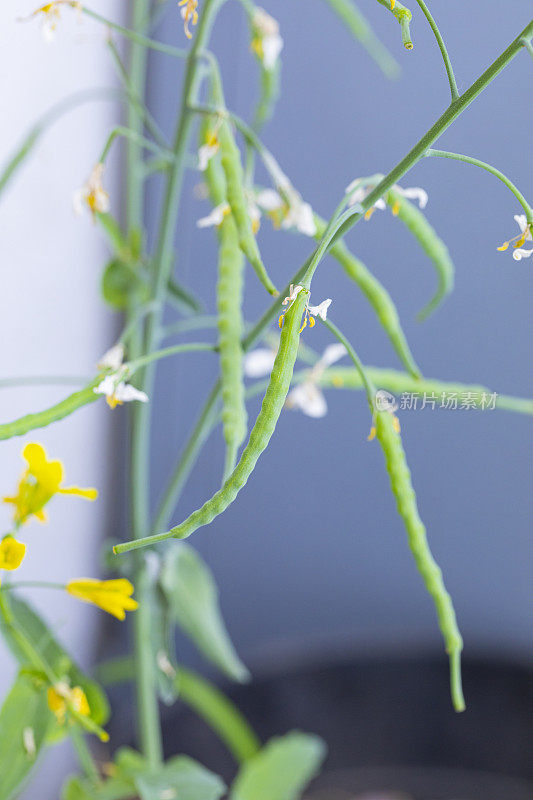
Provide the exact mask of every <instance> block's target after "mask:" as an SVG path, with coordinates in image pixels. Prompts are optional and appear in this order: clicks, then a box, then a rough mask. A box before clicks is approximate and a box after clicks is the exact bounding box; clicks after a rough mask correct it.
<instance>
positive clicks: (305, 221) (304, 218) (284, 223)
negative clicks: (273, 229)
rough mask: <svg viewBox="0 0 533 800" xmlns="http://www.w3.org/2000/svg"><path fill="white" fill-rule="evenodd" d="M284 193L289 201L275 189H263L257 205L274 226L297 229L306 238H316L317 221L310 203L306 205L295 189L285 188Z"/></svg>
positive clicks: (257, 197)
mask: <svg viewBox="0 0 533 800" xmlns="http://www.w3.org/2000/svg"><path fill="white" fill-rule="evenodd" d="M284 193H285V196H286V198H287V201H285V200H284V199H283V198H282V196H281V195H280V194H279V193H278V192H276V191H275V190H274V189H263V190H262V191H260V192H259V193H258V194H257V196H256V203H257V205H258V206H259V208H260V209H261V211H263V212H264V213H265V214H267V215H268V216H269V217H270V218H271V219H272V222H273V223H274V226H276V225H277V226H278V227H280V226H281V227H282V228H285V229H289V228H296V230H297V231H299V232H300V233H302V234H303V235H304V236H315V234H316V225H315V219H314V215H313V209H312V208H311V206H310V205H309V203H305V202H304V201H303V200H302V198H301V196H300V195H299V194H298V192H297V191H296V190H295V189H294V188H293V187H284Z"/></svg>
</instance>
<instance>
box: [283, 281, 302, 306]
mask: <svg viewBox="0 0 533 800" xmlns="http://www.w3.org/2000/svg"><path fill="white" fill-rule="evenodd" d="M303 288H304V287H303V286H300V285H299V284H296V285H294V284H293V283H291V285H290V286H289V295H288V297H285V298H283V300H282V301H281V305H282V306H289V308H290V307H291V306H292V304H293V303H294V301H295V300H296V298H297V297H298V295H299V294H300V292H301V291H302V289H303ZM288 310H289V309H287V311H288Z"/></svg>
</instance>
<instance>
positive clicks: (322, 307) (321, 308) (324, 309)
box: [308, 297, 331, 320]
mask: <svg viewBox="0 0 533 800" xmlns="http://www.w3.org/2000/svg"><path fill="white" fill-rule="evenodd" d="M330 305H331V298H330V297H328V299H327V300H322V302H321V303H320V304H319V305H318V306H309V308H308V311H309V313H310V314H312V315H313V317H320V318H321V319H323V320H325V319H326V317H327V316H328V308H329V307H330Z"/></svg>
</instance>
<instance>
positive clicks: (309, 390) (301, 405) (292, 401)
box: [287, 381, 328, 419]
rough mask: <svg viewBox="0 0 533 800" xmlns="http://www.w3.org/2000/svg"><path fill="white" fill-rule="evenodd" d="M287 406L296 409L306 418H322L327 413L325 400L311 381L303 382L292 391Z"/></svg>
mask: <svg viewBox="0 0 533 800" xmlns="http://www.w3.org/2000/svg"><path fill="white" fill-rule="evenodd" d="M287 406H288V407H289V408H297V409H298V410H299V411H302V412H303V413H304V414H306V415H307V416H308V417H314V418H315V419H319V418H320V417H324V416H325V415H326V414H327V412H328V404H327V403H326V398H325V397H324V395H323V394H322V392H321V391H320V389H319V388H318V386H317V385H316V384H315V383H313V382H312V381H305V382H304V383H301V384H300V386H296V387H295V388H294V389H292V391H290V392H289V395H288V397H287Z"/></svg>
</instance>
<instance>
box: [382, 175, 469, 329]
mask: <svg viewBox="0 0 533 800" xmlns="http://www.w3.org/2000/svg"><path fill="white" fill-rule="evenodd" d="M385 200H386V202H387V205H389V206H391V208H392V209H393V211H394V213H395V214H396V215H397V216H398V217H399V218H400V219H401V220H402V222H403V223H404V225H405V226H406V228H407V229H408V230H409V232H410V233H412V234H413V236H414V237H415V239H416V240H417V242H418V243H419V245H420V246H421V248H422V249H423V250H424V252H425V253H426V254H427V255H428V256H429V258H430V259H431V260H432V261H433V264H434V265H435V269H436V271H437V276H438V279H439V286H438V289H437V292H436V294H435V296H434V297H433V299H432V300H431V301H430V302H429V303H428V304H427V306H426V307H425V308H423V309H422V311H420V312H419V313H418V315H417V317H418V319H419V320H424V319H426V317H428V316H429V315H430V314H431V313H432V312H433V311H435V310H436V309H437V308H438V306H439V305H440V304H441V303H442V301H443V300H444V298H445V297H446V295H448V294H449V293H450V292H451V291H452V289H453V283H454V273H455V268H454V266H453V261H452V260H451V258H450V253H449V251H448V248H447V247H446V245H445V244H444V242H443V241H442V239H441V238H440V237H439V236H438V234H437V232H436V231H435V229H434V228H433V226H432V225H430V224H429V222H428V221H427V219H426V217H425V216H424V214H422V212H421V211H419V210H418V208H416V206H414V205H413V204H412V203H411V202H410V201H409V200H406V198H405V197H402V196H401V195H400V194H399V193H398V192H396V191H395V190H394V189H390V190H389V191H388V192H387V194H386V196H385Z"/></svg>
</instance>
